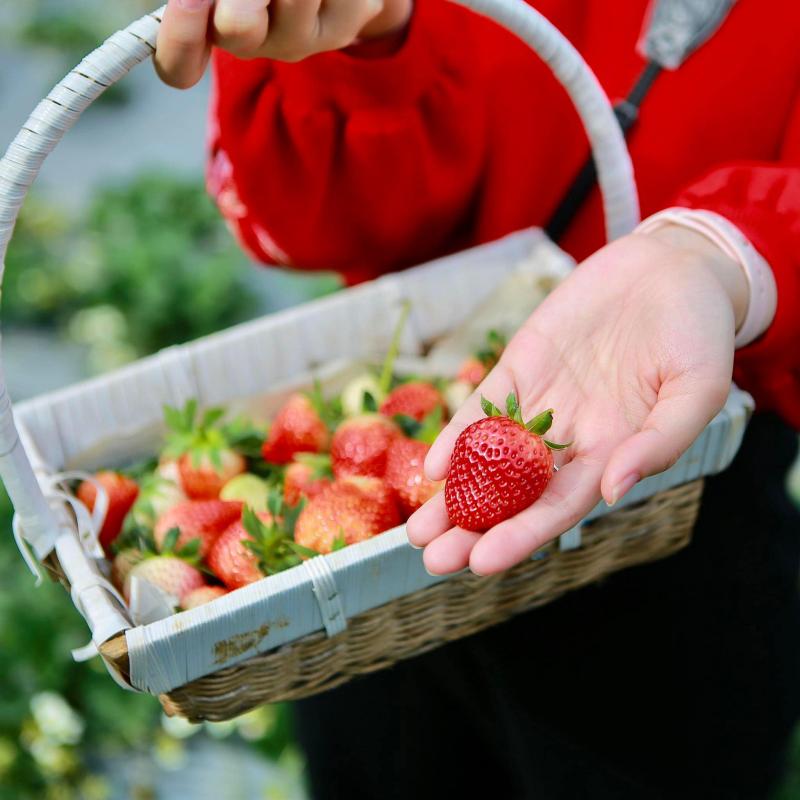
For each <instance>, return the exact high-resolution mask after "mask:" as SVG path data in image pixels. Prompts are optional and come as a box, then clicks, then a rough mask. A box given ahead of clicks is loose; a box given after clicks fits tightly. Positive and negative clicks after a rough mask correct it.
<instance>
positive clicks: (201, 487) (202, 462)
mask: <svg viewBox="0 0 800 800" xmlns="http://www.w3.org/2000/svg"><path fill="white" fill-rule="evenodd" d="M246 469H247V462H246V461H245V460H244V458H243V457H242V456H241V455H239V453H236V452H234V451H233V450H228V449H223V450H220V451H219V453H218V459H215V458H214V457H212V456H207V455H205V456H200V457H197V456H195V455H194V454H193V453H185V454H184V455H182V456H181V457H180V459H179V460H178V472H179V473H180V476H181V485H182V486H183V491H184V492H186V494H187V495H188V496H189V497H191V498H193V499H195V500H214V499H216V498H218V497H219V493H220V492H221V491H222V487H223V486H224V485H225V484H226V483H227V482H228V481H229V480H231V478H235V477H236V476H237V475H241V474H242V473H243V472H244V471H245V470H246Z"/></svg>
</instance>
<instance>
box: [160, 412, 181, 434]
mask: <svg viewBox="0 0 800 800" xmlns="http://www.w3.org/2000/svg"><path fill="white" fill-rule="evenodd" d="M164 421H165V422H166V424H167V427H168V428H169V429H170V430H172V431H175V432H176V433H177V432H180V431H183V429H184V428H183V414H182V413H181V412H180V411H179V410H178V409H177V408H173V406H164Z"/></svg>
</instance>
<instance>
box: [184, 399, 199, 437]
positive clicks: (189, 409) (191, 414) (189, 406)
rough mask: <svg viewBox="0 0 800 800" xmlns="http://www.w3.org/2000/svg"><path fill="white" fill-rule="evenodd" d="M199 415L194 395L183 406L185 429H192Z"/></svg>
mask: <svg viewBox="0 0 800 800" xmlns="http://www.w3.org/2000/svg"><path fill="white" fill-rule="evenodd" d="M196 416H197V400H196V399H195V398H194V397H193V398H191V400H187V401H186V405H185V406H184V407H183V423H184V430H187V431H190V430H192V428H194V420H195V417H196Z"/></svg>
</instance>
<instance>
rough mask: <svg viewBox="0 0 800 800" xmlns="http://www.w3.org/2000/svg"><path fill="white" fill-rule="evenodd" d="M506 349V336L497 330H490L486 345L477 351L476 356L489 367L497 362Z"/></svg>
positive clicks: (487, 334) (487, 333)
mask: <svg viewBox="0 0 800 800" xmlns="http://www.w3.org/2000/svg"><path fill="white" fill-rule="evenodd" d="M505 349H506V337H505V336H503V334H502V333H500V332H499V331H496V330H489V331H487V332H486V344H485V346H484V347H483V348H482V349H480V350H478V351H477V352H476V353H475V358H477V359H478V361H480V362H481V364H483V365H484V366H485V367H486V368H487V369H492V367H494V366H495V364H497V362H498V361H499V360H500V356H501V355H503V351H504V350H505Z"/></svg>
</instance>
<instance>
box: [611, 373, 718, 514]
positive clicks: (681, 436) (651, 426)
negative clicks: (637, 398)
mask: <svg viewBox="0 0 800 800" xmlns="http://www.w3.org/2000/svg"><path fill="white" fill-rule="evenodd" d="M729 390H730V379H728V380H727V381H726V380H725V379H722V378H720V377H712V378H706V379H702V380H700V379H698V378H697V377H696V376H691V375H688V374H686V375H681V376H680V377H677V378H674V379H672V380H670V381H668V382H665V383H664V384H663V385H662V387H661V389H660V391H659V393H658V401H657V402H656V404H655V406H653V409H652V410H651V411H650V414H649V415H648V416H647V419H646V420H645V422H644V425H643V426H642V430H641V431H639V433H635V434H634V435H633V436H630V437H629V438H628V439H626V440H625V441H623V442H621V443H620V444H619V445H617V447H616V448H615V449H614V451H613V452H612V453H611V457H610V458H609V460H608V464H607V465H606V468H605V471H604V472H603V478H602V481H601V484H600V490H601V492H602V494H603V498H604V499H605V501H606V502H607V503H608V504H609V505H614V503H616V502H617V501H618V500H620V499H621V498H622V497H623V496H624V495H625V494H626V493H627V492H628V491H630V489H631V488H633V486H634V485H635V484H636V483H638V482H639V481H640V480H641V479H642V478H646V477H647V476H649V475H656V474H658V473H659V472H663V471H664V470H666V469H669V467H671V466H672V465H673V464H674V463H675V462H676V461H677V460H678V459H679V458H680V457H681V456H682V455H683V454H684V452H686V450H687V449H688V448H689V446H690V445H691V444H692V442H694V440H695V439H696V438H697V437H698V436H699V435H700V434H701V433H702V431H703V428H705V426H706V425H708V423H709V422H710V421H711V420H712V419H713V418H714V416H716V414H717V413H718V412H719V410H720V409H721V408H722V407H723V406H724V405H725V400H726V398H727V396H728V391H729Z"/></svg>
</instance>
